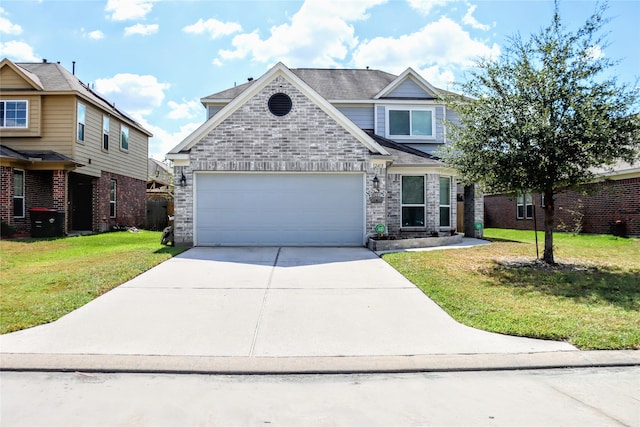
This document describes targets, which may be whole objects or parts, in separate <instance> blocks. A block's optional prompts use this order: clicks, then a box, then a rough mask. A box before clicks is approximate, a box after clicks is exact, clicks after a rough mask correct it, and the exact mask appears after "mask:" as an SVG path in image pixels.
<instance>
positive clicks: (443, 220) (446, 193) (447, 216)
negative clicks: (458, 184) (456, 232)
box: [440, 177, 451, 227]
mask: <svg viewBox="0 0 640 427" xmlns="http://www.w3.org/2000/svg"><path fill="white" fill-rule="evenodd" d="M450 226H451V178H449V177H440V227H450Z"/></svg>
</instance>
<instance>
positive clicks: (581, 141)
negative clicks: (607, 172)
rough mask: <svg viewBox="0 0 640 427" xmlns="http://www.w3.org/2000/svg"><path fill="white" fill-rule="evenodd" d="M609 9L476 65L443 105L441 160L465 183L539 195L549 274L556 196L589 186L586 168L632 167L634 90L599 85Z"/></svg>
mask: <svg viewBox="0 0 640 427" xmlns="http://www.w3.org/2000/svg"><path fill="white" fill-rule="evenodd" d="M605 10H606V4H604V5H601V6H599V7H598V8H597V9H596V11H595V12H594V14H593V15H592V16H591V17H590V18H589V19H588V20H587V21H586V23H585V24H584V25H583V26H582V27H581V28H580V29H578V30H577V31H576V32H570V31H568V30H567V29H566V28H565V27H564V26H563V25H562V22H561V19H560V15H559V11H558V3H557V2H556V5H555V13H554V17H553V21H552V23H551V25H549V26H548V27H546V28H544V29H542V30H540V31H539V32H538V33H537V34H534V35H532V36H531V38H530V40H528V41H523V40H522V39H521V38H520V37H519V36H516V37H514V38H513V39H511V44H510V46H508V47H507V48H506V50H505V53H504V54H502V55H501V56H500V57H499V58H498V59H495V60H490V59H483V60H480V61H479V62H478V67H477V68H476V69H475V70H474V71H472V72H471V74H470V78H469V80H468V82H467V83H465V84H463V85H462V89H463V93H464V94H465V95H467V96H468V97H464V98H462V97H458V98H453V99H451V100H450V107H451V108H453V110H455V111H456V112H457V113H458V118H459V122H458V123H451V125H452V126H450V132H451V133H450V135H451V140H452V144H451V145H449V146H448V147H447V149H446V151H445V152H443V153H442V156H443V157H444V158H445V159H446V161H447V162H448V163H449V164H450V165H451V166H453V167H455V168H457V169H458V170H459V171H460V172H461V174H462V176H463V180H464V181H465V182H468V183H479V184H480V185H482V186H483V187H484V188H485V189H486V190H487V191H493V192H509V193H511V192H525V191H530V192H539V193H542V194H543V195H544V218H545V219H544V231H545V245H544V257H543V259H544V261H545V262H547V263H550V264H553V263H554V262H555V261H554V256H553V233H552V231H553V228H554V212H555V200H554V195H555V194H556V193H558V192H559V191H562V190H563V189H566V188H567V187H575V186H578V185H580V184H584V183H586V182H588V181H589V180H591V179H593V177H594V176H593V172H592V168H594V167H602V166H607V165H612V164H613V163H614V162H616V161H618V160H620V159H622V160H626V161H633V160H634V159H635V158H637V155H638V154H637V153H638V146H639V145H640V119H639V117H638V115H637V111H634V108H636V107H637V102H638V99H639V93H638V89H634V88H629V87H628V86H626V85H619V84H617V81H616V79H615V78H612V77H607V76H603V74H604V73H603V72H604V71H605V70H608V69H610V68H611V67H612V66H614V65H615V62H614V61H611V60H610V59H607V58H606V57H604V56H603V55H602V54H601V50H600V49H601V48H603V47H604V41H605V40H604V37H603V36H599V35H598V34H599V32H600V31H601V29H602V27H603V25H604V24H605V23H606V20H605V19H604V18H603V13H604V12H605Z"/></svg>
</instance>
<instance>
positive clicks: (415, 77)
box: [373, 67, 440, 99]
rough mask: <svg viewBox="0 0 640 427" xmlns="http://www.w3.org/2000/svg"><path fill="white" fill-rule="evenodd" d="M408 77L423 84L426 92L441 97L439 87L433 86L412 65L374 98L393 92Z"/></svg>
mask: <svg viewBox="0 0 640 427" xmlns="http://www.w3.org/2000/svg"><path fill="white" fill-rule="evenodd" d="M407 78H412V79H413V80H414V81H415V82H416V83H417V84H418V85H420V86H422V88H423V89H425V91H426V92H431V94H432V95H433V96H435V97H436V98H440V95H439V94H438V89H436V87H435V86H433V85H432V84H431V83H429V82H428V81H426V80H425V79H424V78H423V77H422V76H421V75H420V74H418V73H416V72H415V71H414V70H413V68H411V67H409V68H407V69H406V70H404V72H403V73H402V74H400V75H399V76H398V77H397V78H396V79H395V80H394V81H392V82H391V83H389V84H388V85H387V86H386V87H385V88H384V89H382V90H381V91H380V92H378V93H377V94H376V96H374V97H373V98H374V99H379V98H381V97H383V96H385V95H387V94H388V93H390V92H393V90H394V89H395V88H396V87H398V86H399V85H400V84H401V83H402V82H403V81H405V80H406V79H407Z"/></svg>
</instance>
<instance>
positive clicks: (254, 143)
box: [175, 76, 386, 245]
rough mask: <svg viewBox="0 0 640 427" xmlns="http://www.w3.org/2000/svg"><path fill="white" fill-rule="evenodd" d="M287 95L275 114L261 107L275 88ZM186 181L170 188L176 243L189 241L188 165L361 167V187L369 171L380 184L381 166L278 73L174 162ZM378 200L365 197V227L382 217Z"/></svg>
mask: <svg viewBox="0 0 640 427" xmlns="http://www.w3.org/2000/svg"><path fill="white" fill-rule="evenodd" d="M279 92H282V93H286V94H287V95H289V96H290V97H291V99H292V101H293V108H292V110H291V112H290V113H289V114H287V115H286V116H283V117H276V116H274V115H273V114H271V113H270V112H269V110H268V107H267V101H268V100H269V98H270V97H271V96H272V95H273V94H275V93H279ZM175 169H176V171H175V176H176V177H180V176H181V174H182V173H184V175H185V176H186V178H187V186H186V187H180V186H176V189H175V215H176V219H175V238H176V243H177V244H181V245H190V244H192V243H193V190H194V186H193V171H194V170H195V171H265V172H266V171H293V172H362V173H365V174H366V178H365V182H366V186H367V188H366V189H365V191H371V189H372V188H371V187H372V180H373V177H374V176H376V174H377V176H378V179H379V180H380V181H381V182H380V186H381V188H385V187H384V186H385V185H386V183H385V182H384V175H385V174H384V171H383V169H380V168H379V167H378V168H374V167H373V166H372V165H371V161H370V153H369V150H368V149H367V148H366V147H365V146H363V145H362V144H361V143H360V142H359V141H358V140H357V139H356V138H355V137H354V136H352V135H351V134H350V133H348V132H347V131H346V130H345V129H344V128H343V127H342V126H340V125H339V124H338V123H336V122H335V120H333V119H332V118H331V117H330V116H329V115H327V114H326V113H325V112H324V111H323V110H322V109H320V108H319V107H318V106H316V105H315V104H314V103H313V102H312V101H311V100H309V99H308V98H307V97H306V96H305V95H304V94H302V93H301V92H299V91H298V90H297V89H296V88H295V86H293V85H292V84H290V83H289V82H288V81H287V80H286V79H284V78H283V77H281V76H279V77H277V78H276V79H274V81H273V82H271V83H269V84H268V85H267V86H266V87H265V88H264V89H263V90H262V91H260V92H259V93H258V94H256V95H255V96H254V97H253V98H251V99H250V100H248V101H247V102H246V103H245V104H244V105H242V106H241V107H240V108H239V109H238V110H237V111H235V112H234V113H233V114H232V115H231V116H229V117H228V118H227V119H226V120H224V121H223V122H222V123H220V124H219V125H218V126H217V127H216V128H215V129H213V130H212V131H211V132H210V133H209V134H208V135H207V136H205V137H204V138H203V139H202V140H200V141H199V142H198V143H196V144H195V145H194V146H193V147H192V148H191V152H190V167H176V168H175ZM384 206H385V204H384V203H369V202H368V203H367V214H366V229H367V231H370V232H373V228H374V227H375V225H376V224H378V223H385V221H384V211H385V208H384Z"/></svg>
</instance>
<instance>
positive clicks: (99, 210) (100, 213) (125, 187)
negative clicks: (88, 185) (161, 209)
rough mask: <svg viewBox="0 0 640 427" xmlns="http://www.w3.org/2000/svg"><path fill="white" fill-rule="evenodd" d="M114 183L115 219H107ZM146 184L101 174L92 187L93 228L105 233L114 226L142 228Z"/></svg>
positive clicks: (119, 176)
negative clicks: (112, 184) (113, 181)
mask: <svg viewBox="0 0 640 427" xmlns="http://www.w3.org/2000/svg"><path fill="white" fill-rule="evenodd" d="M112 179H114V180H115V181H116V217H115V218H110V217H109V191H110V184H111V180H112ZM146 194H147V183H146V182H145V181H143V180H139V179H135V178H131V177H127V176H123V175H118V174H115V173H111V172H104V171H103V172H102V175H101V176H100V178H99V179H98V180H97V183H96V185H95V186H94V208H93V209H94V215H93V222H94V224H93V228H94V230H95V231H105V230H109V229H111V227H113V226H115V225H123V226H127V227H138V228H142V227H144V223H145V217H146V212H147V207H146V206H147V205H146V203H147V202H146V197H147V196H146Z"/></svg>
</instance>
